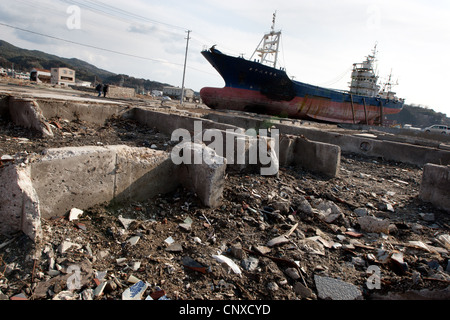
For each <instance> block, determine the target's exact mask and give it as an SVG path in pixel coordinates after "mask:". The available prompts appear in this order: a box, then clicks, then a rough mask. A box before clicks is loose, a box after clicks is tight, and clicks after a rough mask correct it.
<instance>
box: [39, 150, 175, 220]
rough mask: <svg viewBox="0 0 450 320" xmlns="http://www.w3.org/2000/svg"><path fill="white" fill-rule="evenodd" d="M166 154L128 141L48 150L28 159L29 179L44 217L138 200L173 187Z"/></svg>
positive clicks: (173, 183) (169, 164) (170, 167)
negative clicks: (112, 202)
mask: <svg viewBox="0 0 450 320" xmlns="http://www.w3.org/2000/svg"><path fill="white" fill-rule="evenodd" d="M172 168H173V166H172V165H171V163H170V160H169V155H168V154H167V153H165V152H163V151H156V150H152V149H147V148H131V147H128V146H107V147H96V146H85V147H67V148H60V149H48V150H47V152H46V154H45V156H43V157H41V158H40V159H38V160H37V161H33V162H32V163H31V179H32V181H33V185H34V187H35V190H36V191H37V194H38V196H39V199H40V208H41V214H42V217H44V218H49V217H52V216H61V215H64V214H65V213H66V212H67V211H69V210H70V209H71V208H74V207H76V208H79V209H81V210H84V209H88V208H89V207H91V206H94V205H96V204H100V203H105V202H110V201H113V200H114V201H127V200H131V199H133V200H136V201H140V200H144V199H148V198H150V197H153V196H155V195H157V194H158V193H165V192H169V191H172V190H174V189H175V187H176V185H177V183H176V182H174V181H173V180H169V179H167V176H171V173H170V170H171V169H172Z"/></svg>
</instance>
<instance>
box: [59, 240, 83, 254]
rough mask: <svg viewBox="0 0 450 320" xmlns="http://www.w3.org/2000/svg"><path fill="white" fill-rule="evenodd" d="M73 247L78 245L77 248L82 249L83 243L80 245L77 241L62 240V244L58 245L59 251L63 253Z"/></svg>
mask: <svg viewBox="0 0 450 320" xmlns="http://www.w3.org/2000/svg"><path fill="white" fill-rule="evenodd" d="M71 247H76V248H77V249H80V248H81V245H79V244H77V243H73V242H70V241H63V242H61V244H60V245H59V247H58V252H59V253H61V254H62V253H65V252H66V251H67V250H69V249H70V248H71Z"/></svg>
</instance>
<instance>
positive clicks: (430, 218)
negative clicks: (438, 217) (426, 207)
mask: <svg viewBox="0 0 450 320" xmlns="http://www.w3.org/2000/svg"><path fill="white" fill-rule="evenodd" d="M419 215H420V217H421V218H422V219H423V220H424V221H427V222H433V221H434V220H435V218H434V213H419Z"/></svg>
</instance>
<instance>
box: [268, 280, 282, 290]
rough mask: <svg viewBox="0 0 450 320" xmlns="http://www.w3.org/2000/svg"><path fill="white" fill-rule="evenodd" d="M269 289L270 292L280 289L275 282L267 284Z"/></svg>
mask: <svg viewBox="0 0 450 320" xmlns="http://www.w3.org/2000/svg"><path fill="white" fill-rule="evenodd" d="M267 289H269V291H277V290H278V289H279V287H278V285H277V284H276V283H275V282H269V283H268V284H267Z"/></svg>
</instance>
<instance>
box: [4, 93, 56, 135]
mask: <svg viewBox="0 0 450 320" xmlns="http://www.w3.org/2000/svg"><path fill="white" fill-rule="evenodd" d="M9 113H10V115H11V119H12V121H13V122H14V123H15V124H16V125H19V126H22V127H25V128H32V129H34V130H37V131H38V132H40V133H41V134H42V135H43V136H45V137H52V136H53V132H52V129H51V127H50V125H49V124H48V123H47V120H46V119H45V117H44V115H43V113H42V110H41V108H40V107H39V104H38V103H37V102H36V101H34V100H32V99H23V98H16V97H11V98H10V99H9Z"/></svg>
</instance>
